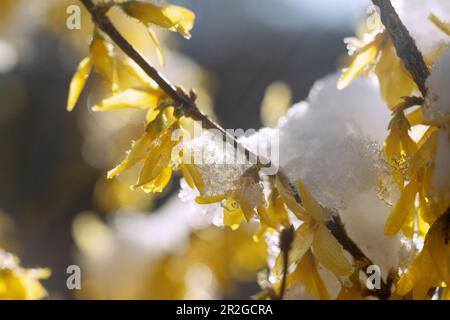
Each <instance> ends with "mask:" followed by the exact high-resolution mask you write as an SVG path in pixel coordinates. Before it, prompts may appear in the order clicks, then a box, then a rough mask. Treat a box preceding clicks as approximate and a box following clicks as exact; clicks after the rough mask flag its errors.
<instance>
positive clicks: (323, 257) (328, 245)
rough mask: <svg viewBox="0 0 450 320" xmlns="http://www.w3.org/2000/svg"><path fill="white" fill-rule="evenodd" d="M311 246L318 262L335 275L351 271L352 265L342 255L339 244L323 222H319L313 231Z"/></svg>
mask: <svg viewBox="0 0 450 320" xmlns="http://www.w3.org/2000/svg"><path fill="white" fill-rule="evenodd" d="M312 247H313V251H314V254H315V256H316V257H317V259H318V260H319V262H320V263H321V264H322V265H323V266H324V267H325V268H327V269H329V270H330V271H332V272H333V273H334V274H335V275H336V276H345V275H349V274H350V273H351V272H352V269H353V268H352V265H351V263H350V262H349V261H348V260H347V258H346V257H345V256H344V251H343V250H342V247H341V245H340V244H339V242H337V240H336V239H335V238H334V237H333V235H332V234H331V233H330V231H328V229H327V228H326V227H325V225H324V224H320V225H319V227H318V228H317V230H316V231H315V234H314V241H313V244H312Z"/></svg>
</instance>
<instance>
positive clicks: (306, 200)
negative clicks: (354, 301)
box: [272, 181, 353, 276]
mask: <svg viewBox="0 0 450 320" xmlns="http://www.w3.org/2000/svg"><path fill="white" fill-rule="evenodd" d="M296 186H297V189H298V190H299V192H300V196H301V199H302V204H303V206H304V208H305V210H306V212H307V214H308V217H307V219H306V220H305V222H304V223H303V224H302V225H300V227H299V228H298V229H297V230H296V231H295V237H294V241H293V243H292V249H291V251H290V252H289V259H288V261H289V262H288V264H289V266H290V265H292V264H293V263H297V262H299V261H300V260H301V259H302V258H303V256H304V255H305V254H306V253H307V252H308V250H310V249H312V250H313V253H314V256H315V257H316V258H317V259H318V261H319V262H320V263H321V264H322V265H323V266H324V267H326V268H327V269H329V270H330V271H332V272H333V273H334V274H335V275H337V276H343V275H348V274H350V273H351V272H352V269H353V268H352V265H351V263H350V262H349V261H348V260H347V258H346V257H345V256H344V252H343V249H342V246H341V245H340V244H339V242H338V241H337V240H336V239H335V238H334V236H333V235H332V234H331V232H330V231H329V230H328V229H327V227H326V220H327V217H328V214H327V213H326V212H325V210H324V209H323V208H322V207H321V206H320V204H319V203H318V202H317V201H316V200H315V199H314V198H313V197H312V195H311V194H310V193H309V192H308V191H307V190H306V188H305V187H304V185H303V183H302V182H301V181H297V183H296ZM282 255H283V253H280V254H279V255H278V257H277V259H276V262H275V266H274V268H273V270H272V272H273V273H274V274H275V275H280V274H281V272H282V267H283V259H282Z"/></svg>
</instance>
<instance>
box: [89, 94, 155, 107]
mask: <svg viewBox="0 0 450 320" xmlns="http://www.w3.org/2000/svg"><path fill="white" fill-rule="evenodd" d="M158 103H159V97H158V96H156V95H153V94H151V93H149V92H145V91H141V90H136V89H127V90H125V91H122V92H119V93H116V94H114V95H113V96H111V97H109V98H106V99H103V101H102V103H101V104H100V105H98V106H95V107H93V108H92V110H94V111H107V110H116V109H122V108H140V109H146V108H156V107H157V106H158Z"/></svg>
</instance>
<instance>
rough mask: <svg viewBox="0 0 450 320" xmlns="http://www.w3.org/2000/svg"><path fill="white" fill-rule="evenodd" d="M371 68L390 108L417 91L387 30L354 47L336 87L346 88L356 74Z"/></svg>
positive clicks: (382, 95) (369, 70)
mask: <svg viewBox="0 0 450 320" xmlns="http://www.w3.org/2000/svg"><path fill="white" fill-rule="evenodd" d="M371 71H374V72H375V74H376V76H377V77H378V79H379V81H380V93H381V97H382V98H383V99H384V101H386V103H387V104H388V106H389V107H390V108H391V109H393V108H395V107H396V106H397V105H398V104H399V103H400V102H402V97H406V96H410V95H412V93H413V92H415V91H417V85H416V84H415V82H414V80H413V78H412V76H411V75H410V73H409V72H408V71H407V70H406V68H405V66H404V65H403V62H402V61H401V60H400V58H398V56H397V53H396V50H395V47H394V45H393V44H392V40H391V38H390V36H389V35H388V33H387V32H386V31H383V32H380V33H377V34H376V35H374V36H372V39H371V40H370V41H369V42H367V43H365V44H364V45H363V46H361V47H360V48H358V49H357V50H356V52H355V54H354V58H353V60H352V63H351V64H350V66H349V67H348V68H347V69H346V70H345V71H344V73H343V75H342V77H341V78H340V79H339V81H338V84H337V87H338V89H344V88H346V87H347V86H349V85H350V84H351V83H352V81H353V80H354V79H355V78H356V77H357V76H358V75H361V74H363V73H364V72H366V73H367V72H371Z"/></svg>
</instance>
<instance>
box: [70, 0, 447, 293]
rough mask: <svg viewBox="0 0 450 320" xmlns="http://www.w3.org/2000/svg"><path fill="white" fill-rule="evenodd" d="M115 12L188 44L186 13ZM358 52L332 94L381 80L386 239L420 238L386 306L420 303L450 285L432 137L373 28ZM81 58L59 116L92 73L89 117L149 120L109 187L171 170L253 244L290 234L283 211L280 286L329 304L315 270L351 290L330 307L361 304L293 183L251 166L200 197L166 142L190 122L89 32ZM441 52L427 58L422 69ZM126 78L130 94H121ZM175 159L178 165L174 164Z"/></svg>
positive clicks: (342, 262)
mask: <svg viewBox="0 0 450 320" xmlns="http://www.w3.org/2000/svg"><path fill="white" fill-rule="evenodd" d="M116 5H117V6H119V7H120V8H121V9H123V11H124V12H125V13H126V14H127V15H129V16H131V17H133V18H135V19H137V20H139V21H141V22H142V23H144V24H145V25H146V26H148V27H150V26H151V25H157V26H160V27H162V28H165V29H168V30H171V31H176V32H178V33H180V34H181V35H182V36H184V37H186V38H188V37H189V36H190V34H189V31H190V30H191V29H192V27H193V23H194V20H195V16H194V14H193V13H192V12H191V11H189V10H187V9H184V8H181V7H178V6H161V7H160V6H156V5H154V4H151V3H147V2H139V1H122V2H117V3H116ZM432 19H433V21H435V22H436V23H437V24H438V26H439V27H440V29H442V30H443V31H445V30H447V31H448V26H447V25H445V24H444V23H442V22H440V21H439V20H438V19H437V18H436V17H432ZM150 36H151V38H152V39H153V41H155V43H156V45H157V47H159V45H158V44H157V41H156V40H155V39H156V38H155V37H154V35H153V34H152V33H150ZM358 45H359V46H358V48H356V50H355V54H354V59H353V62H352V63H351V65H350V67H349V68H348V69H347V70H346V72H345V73H344V75H343V76H342V78H341V80H340V81H339V83H338V87H339V88H341V89H343V88H345V87H346V86H347V85H349V84H350V83H351V81H352V80H353V79H354V78H355V77H356V76H358V75H359V74H361V73H367V72H372V71H373V72H374V73H375V74H376V75H377V77H378V78H379V80H380V89H381V96H382V97H383V98H384V100H385V101H386V103H387V104H388V106H389V107H390V108H391V109H392V111H393V119H392V122H391V124H390V128H389V129H390V133H389V136H388V137H387V139H386V142H385V154H386V158H387V162H388V163H389V164H390V166H391V168H392V176H393V178H394V180H395V182H396V184H397V185H398V187H399V188H400V190H401V195H400V197H399V199H398V201H397V203H396V204H395V205H394V206H393V209H392V213H391V215H390V217H389V219H388V221H387V222H386V227H385V232H386V234H387V235H394V234H396V233H398V232H400V231H402V232H403V234H404V235H405V236H407V237H412V236H413V235H414V233H415V230H416V226H415V222H416V221H417V226H418V230H419V233H420V235H421V236H423V237H425V245H424V248H423V250H422V252H421V253H420V254H419V255H418V256H417V257H416V259H415V261H414V262H413V263H412V265H411V266H410V267H409V268H408V271H407V272H406V273H405V274H404V275H403V276H402V277H401V278H400V279H399V281H398V282H397V285H396V292H395V294H394V295H393V297H397V296H398V297H406V298H408V297H412V298H419V299H421V298H428V297H429V296H428V291H429V289H430V288H435V287H447V285H449V284H450V281H449V280H450V279H449V278H448V277H449V274H450V248H449V246H448V238H449V229H448V225H449V221H448V219H449V218H448V216H449V214H447V215H444V212H445V211H446V210H447V208H448V207H449V206H450V203H448V201H447V200H448V199H447V200H440V201H437V202H436V201H435V198H433V197H432V196H431V193H432V192H431V178H432V177H433V173H434V156H435V152H436V151H435V150H436V141H437V140H436V136H437V134H438V130H439V127H438V124H437V123H430V122H429V121H426V120H425V118H424V117H423V114H422V110H421V108H418V109H416V110H414V111H413V112H408V111H409V107H410V106H409V105H408V104H407V103H405V100H404V99H403V97H409V96H412V95H413V94H415V93H416V92H417V91H418V89H417V85H416V84H415V83H414V81H413V79H412V77H411V75H410V74H409V72H408V71H407V70H406V68H405V67H404V65H403V63H402V61H401V60H400V59H399V58H398V57H397V55H396V51H395V48H394V46H393V43H392V40H391V39H390V37H389V35H388V33H387V31H385V30H384V29H383V28H380V29H379V30H377V31H376V32H374V33H373V36H372V37H371V40H370V41H367V42H361V41H360V42H359V43H358ZM90 49H91V50H90V52H91V53H90V56H89V57H87V58H85V59H84V60H83V61H82V62H81V63H80V65H79V67H78V70H77V72H76V74H75V76H74V78H73V80H72V82H71V85H70V92H69V98H68V105H67V108H68V110H72V109H73V108H74V106H75V105H76V103H77V100H78V98H79V96H80V94H81V91H82V89H83V87H84V86H85V84H86V81H87V79H88V76H89V74H90V72H91V69H92V68H95V70H96V71H97V72H98V73H99V74H100V75H101V76H102V78H103V79H104V81H105V82H106V83H107V84H108V86H109V87H110V89H111V91H112V96H111V97H108V98H106V99H104V100H103V101H102V102H101V103H100V104H99V105H97V106H95V107H94V108H93V109H94V110H96V111H104V110H114V109H118V108H130V107H131V108H142V109H147V110H148V113H147V117H146V123H145V132H144V134H143V135H142V137H141V138H140V139H138V140H137V141H135V142H134V143H133V145H132V147H131V149H130V151H129V152H128V154H127V156H126V158H125V159H124V160H123V161H122V163H121V164H119V165H118V166H117V167H116V168H114V169H113V170H111V171H110V172H109V173H108V177H109V178H113V177H115V176H116V175H118V174H120V173H122V172H123V171H125V170H128V169H130V168H131V167H133V166H135V165H138V164H139V165H141V170H140V174H139V177H138V180H137V182H136V183H135V184H134V185H133V186H132V188H142V189H143V190H144V191H146V192H161V191H162V190H163V189H164V188H165V187H166V185H167V184H168V182H169V181H170V179H171V176H172V172H173V170H176V169H180V170H181V172H182V174H183V176H184V178H185V180H186V182H187V184H188V185H189V186H190V187H191V188H195V189H197V191H198V194H199V196H198V197H197V198H196V202H197V203H198V204H212V203H220V204H221V205H222V207H223V210H224V218H223V222H224V224H225V225H227V226H230V227H231V228H232V229H236V228H238V227H239V225H240V224H241V223H242V221H244V220H246V221H251V220H256V221H259V222H260V225H261V227H260V230H259V231H258V233H257V234H256V235H255V239H256V240H258V239H260V238H261V237H262V236H263V235H264V234H266V233H275V232H281V231H282V230H283V229H285V228H287V227H289V225H290V224H292V218H290V216H289V212H288V209H289V211H290V212H291V213H293V214H294V215H295V217H296V220H297V221H298V220H299V221H300V222H301V224H300V226H299V227H298V228H297V229H296V230H295V232H294V238H293V241H292V244H291V250H290V251H289V254H288V261H287V264H288V266H287V267H289V270H294V271H292V272H290V274H289V275H288V277H287V286H288V287H289V286H293V285H295V284H302V285H303V286H304V287H305V288H306V290H307V291H308V292H310V293H311V294H313V295H314V296H315V297H316V298H319V299H327V298H329V295H328V292H327V289H326V287H325V285H324V283H323V280H322V279H321V276H320V275H319V273H318V263H320V264H321V265H322V266H323V267H325V268H327V269H328V270H330V271H331V272H332V273H333V274H334V275H335V276H336V277H341V276H349V277H350V279H352V280H354V281H352V286H350V287H349V286H343V288H342V290H341V293H340V294H339V296H338V298H349V297H355V296H358V297H361V298H362V297H363V296H362V292H363V291H362V290H360V288H359V286H360V282H359V278H358V277H357V276H356V275H357V274H358V273H359V271H360V270H361V269H362V267H361V266H358V262H357V261H355V262H354V263H353V265H352V263H351V262H350V261H349V260H348V259H347V257H346V256H345V254H344V250H343V248H342V246H341V244H340V243H339V242H338V240H337V239H336V238H335V237H334V235H333V234H332V233H331V232H330V231H329V229H328V227H327V222H328V221H329V220H330V219H331V218H332V215H333V212H331V211H330V210H328V209H326V208H323V207H322V206H321V205H320V204H319V203H318V202H317V201H316V200H315V199H314V198H313V197H312V195H311V194H310V193H309V192H308V190H307V188H306V187H305V186H304V185H303V183H302V181H300V180H299V181H295V183H294V184H293V183H292V182H290V181H288V180H287V178H286V176H284V174H283V173H282V171H280V172H279V173H278V174H276V175H274V176H268V177H263V176H262V175H261V174H260V173H259V166H258V165H255V166H253V167H251V168H249V169H247V170H246V171H245V172H244V174H243V175H242V176H241V177H240V179H238V181H235V183H234V186H235V187H234V188H233V189H231V190H227V191H225V192H223V193H221V194H214V195H211V194H209V193H208V192H206V191H205V182H204V177H202V174H201V170H200V168H199V167H198V165H197V164H193V163H191V162H189V163H183V162H180V161H175V160H177V159H174V155H173V150H174V147H175V146H176V145H177V144H178V143H179V142H180V141H181V139H173V138H172V136H173V133H174V132H175V131H176V130H178V129H182V130H188V129H187V125H186V123H187V122H188V121H189V119H188V118H187V117H186V116H185V115H184V113H183V106H178V105H177V104H176V103H174V102H173V101H172V100H171V98H170V97H168V96H167V94H166V93H164V92H163V90H161V88H159V87H158V85H157V84H156V83H155V82H154V81H153V80H152V79H151V78H149V77H148V76H147V75H146V74H145V73H144V72H143V71H142V70H141V69H140V68H139V67H138V66H137V65H136V64H134V63H133V62H132V61H131V60H130V59H128V58H122V57H120V56H119V55H118V54H116V53H115V52H114V47H113V46H112V44H111V43H110V42H109V40H108V39H107V38H106V36H104V35H103V34H102V32H101V31H100V30H97V29H96V30H95V31H94V35H93V40H92V43H91V48H90ZM159 51H160V50H159ZM441 52H442V51H439V52H435V53H433V54H432V55H431V56H430V57H427V62H428V63H429V65H430V67H431V66H432V64H433V62H434V61H435V60H436V59H437V57H439V54H440V53H441ZM130 78H131V79H132V81H131V83H133V85H129V83H130ZM424 98H425V97H424ZM418 124H423V125H426V126H428V129H427V131H426V132H425V134H424V135H423V137H422V138H421V139H420V140H419V141H418V142H416V141H414V140H413V139H412V138H411V137H410V128H411V126H414V125H418ZM175 156H177V155H175ZM178 156H180V158H182V157H181V155H178ZM178 160H179V159H178ZM256 184H258V185H260V184H264V186H268V189H269V192H268V193H267V195H266V194H265V193H264V192H263V191H262V190H259V195H258V196H257V197H256V198H257V199H258V201H257V203H254V201H251V200H250V199H249V198H248V196H247V194H246V192H245V189H246V188H248V187H249V186H254V185H256ZM417 195H418V205H416V198H417ZM416 208H418V210H417V215H416ZM285 254H286V252H280V254H279V256H278V257H277V258H276V262H275V266H274V268H273V269H272V270H271V273H272V275H274V276H276V279H277V280H276V284H275V285H274V286H273V287H274V288H276V289H279V288H280V287H281V286H282V284H281V282H282V277H283V272H284V271H283V269H286V268H285V267H286V266H285V265H284V255H285ZM430 275H433V276H430ZM274 288H271V289H272V290H274ZM358 288H359V289H358ZM446 295H448V293H447V292H444V294H443V295H442V297H446Z"/></svg>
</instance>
